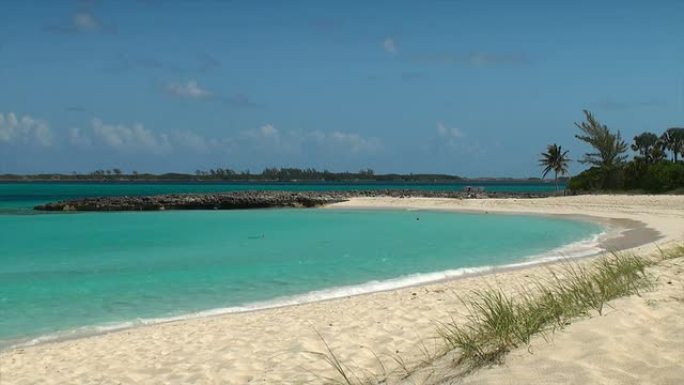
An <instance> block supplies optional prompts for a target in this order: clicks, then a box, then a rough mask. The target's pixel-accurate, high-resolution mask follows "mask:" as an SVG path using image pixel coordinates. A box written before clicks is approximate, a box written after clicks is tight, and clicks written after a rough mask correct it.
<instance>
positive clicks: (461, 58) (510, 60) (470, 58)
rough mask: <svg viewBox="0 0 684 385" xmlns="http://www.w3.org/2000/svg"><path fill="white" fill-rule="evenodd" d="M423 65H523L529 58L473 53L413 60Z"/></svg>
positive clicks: (423, 57)
mask: <svg viewBox="0 0 684 385" xmlns="http://www.w3.org/2000/svg"><path fill="white" fill-rule="evenodd" d="M412 59H413V60H414V61H417V62H421V63H442V64H453V65H468V66H491V65H522V64H528V63H529V61H530V60H529V58H528V57H527V55H525V54H524V53H522V52H508V53H491V52H471V53H466V54H458V53H438V54H421V55H415V56H413V58H412Z"/></svg>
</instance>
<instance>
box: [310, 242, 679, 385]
mask: <svg viewBox="0 0 684 385" xmlns="http://www.w3.org/2000/svg"><path fill="white" fill-rule="evenodd" d="M682 257H684V245H680V246H676V247H674V248H671V249H668V250H664V251H663V250H661V252H660V255H659V256H657V257H654V258H641V257H639V256H634V255H626V254H613V255H611V256H608V257H604V258H601V259H598V260H596V261H595V262H594V263H593V264H590V265H583V264H579V263H574V262H573V263H567V264H564V265H562V267H561V268H560V269H550V274H549V276H548V277H547V278H546V279H544V280H537V281H534V282H532V284H531V285H528V286H525V287H522V288H521V289H520V290H518V291H517V292H516V293H514V294H507V293H506V292H504V291H502V290H499V289H494V288H490V289H486V290H481V291H474V292H472V293H471V294H470V295H469V296H467V297H466V298H463V299H462V303H463V304H464V306H465V308H466V315H465V321H464V322H460V321H458V320H455V319H452V320H451V321H450V322H447V323H443V324H440V326H439V327H438V337H439V339H440V340H441V341H443V345H442V346H443V347H442V348H435V351H434V353H430V352H427V353H425V357H426V358H425V360H422V361H421V362H418V363H417V364H414V365H411V364H408V363H407V362H406V361H404V360H403V359H402V358H401V357H398V356H397V357H394V356H392V357H391V358H392V360H393V361H394V362H396V363H398V364H399V368H398V369H397V370H396V371H392V372H388V371H387V367H386V366H385V365H384V364H383V363H382V361H381V360H380V359H379V358H378V356H377V355H376V359H377V360H378V361H379V364H380V367H381V368H382V373H381V375H371V374H369V373H367V374H366V375H364V376H359V375H357V374H356V373H355V370H354V369H352V368H351V367H348V366H346V365H344V364H343V363H342V362H341V361H340V359H339V358H338V357H337V356H336V355H335V353H334V352H333V350H332V349H331V348H330V346H329V345H328V344H327V342H325V340H323V342H324V344H325V348H326V352H325V353H313V354H314V355H316V356H319V357H321V358H322V359H323V360H324V361H325V362H326V363H328V365H330V366H331V368H333V369H334V370H335V372H336V374H337V375H338V376H339V378H340V380H335V379H327V383H336V384H345V385H362V384H389V383H393V382H391V381H389V378H399V382H400V383H404V382H403V380H405V379H407V378H409V377H411V376H412V375H413V374H416V373H418V372H419V371H421V370H423V369H426V368H428V367H429V366H430V365H432V364H434V363H435V362H436V361H437V360H445V359H446V360H449V362H452V364H453V365H454V371H453V373H450V374H448V376H450V377H449V378H442V379H439V378H431V376H432V374H430V373H429V372H428V375H427V378H431V380H433V381H434V383H443V382H444V383H446V382H445V381H442V380H445V379H446V380H449V379H451V380H454V379H456V378H457V377H459V376H462V375H465V374H467V373H469V372H471V371H472V370H474V369H477V368H480V367H483V366H487V365H491V364H495V363H498V362H500V361H501V359H502V358H503V357H504V355H505V354H506V353H508V352H509V351H511V350H512V349H515V348H517V347H521V346H526V345H529V344H530V341H531V340H532V337H534V336H536V335H542V336H544V338H546V335H547V333H553V332H555V331H556V330H558V329H562V328H564V327H565V326H567V325H569V324H570V323H571V322H573V321H574V320H576V319H577V318H579V317H589V316H591V315H592V314H597V315H599V316H601V315H602V314H603V313H604V311H605V309H606V307H610V304H609V301H611V300H613V299H616V298H619V297H623V296H629V295H635V294H636V295H639V294H640V293H641V292H643V291H644V290H649V289H652V287H653V285H654V282H655V281H654V278H653V277H652V276H650V275H649V274H648V273H647V271H646V268H647V267H649V266H652V265H655V264H657V263H659V262H661V261H663V260H667V259H674V258H682ZM321 339H322V337H321ZM423 349H425V348H424V345H423ZM425 350H426V351H427V349H425ZM310 353H312V352H310ZM433 374H434V373H433ZM445 375H446V374H445Z"/></svg>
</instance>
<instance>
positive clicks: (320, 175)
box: [0, 168, 464, 183]
mask: <svg viewBox="0 0 684 385" xmlns="http://www.w3.org/2000/svg"><path fill="white" fill-rule="evenodd" d="M463 180H464V179H463V178H461V177H459V176H455V175H446V174H376V173H375V172H373V170H371V169H365V170H360V171H358V172H331V171H328V170H323V171H319V170H316V169H312V168H308V169H299V168H266V169H264V170H263V171H262V172H261V173H251V172H250V171H249V170H245V171H239V172H238V171H235V170H232V169H229V168H216V169H211V170H207V171H204V170H196V171H195V173H194V174H183V173H165V174H149V173H139V172H137V171H132V172H131V173H129V174H126V173H124V172H123V171H122V170H120V169H117V168H114V169H111V170H96V171H93V172H91V173H87V174H79V173H76V172H73V173H71V174H35V175H13V174H6V175H0V181H84V182H89V181H93V182H217V183H219V182H253V183H259V182H269V183H270V182H340V183H343V182H345V183H349V182H400V183H401V182H408V183H411V182H416V183H453V182H460V181H463Z"/></svg>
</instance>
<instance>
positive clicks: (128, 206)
mask: <svg viewBox="0 0 684 385" xmlns="http://www.w3.org/2000/svg"><path fill="white" fill-rule="evenodd" d="M472 195H473V194H472V193H471V192H465V191H429V190H403V189H402V190H362V191H304V192H290V191H236V192H226V193H215V194H212V193H209V194H167V195H154V196H113V197H95V198H83V199H76V200H67V201H60V202H53V203H47V204H44V205H40V206H36V207H34V209H35V210H43V211H161V210H236V209H255V208H272V207H300V208H301V207H303V208H310V207H319V206H324V205H327V204H331V203H337V202H343V201H346V200H349V199H350V198H353V197H395V198H407V197H428V198H453V199H466V198H471V197H472ZM548 195H549V194H545V193H492V194H489V195H488V194H487V193H484V192H481V193H478V194H476V195H475V197H477V198H487V197H490V196H495V197H497V198H506V197H517V198H536V197H543V196H548Z"/></svg>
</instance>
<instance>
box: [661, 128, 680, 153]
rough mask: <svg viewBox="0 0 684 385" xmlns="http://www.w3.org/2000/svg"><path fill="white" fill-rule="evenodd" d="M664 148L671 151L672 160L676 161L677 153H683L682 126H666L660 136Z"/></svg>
mask: <svg viewBox="0 0 684 385" xmlns="http://www.w3.org/2000/svg"><path fill="white" fill-rule="evenodd" d="M660 140H662V141H663V143H664V145H665V148H667V149H668V150H670V152H671V153H672V160H673V161H674V162H677V160H678V154H682V155H684V128H680V127H672V128H668V129H667V131H665V133H663V135H662V136H661V137H660Z"/></svg>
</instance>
